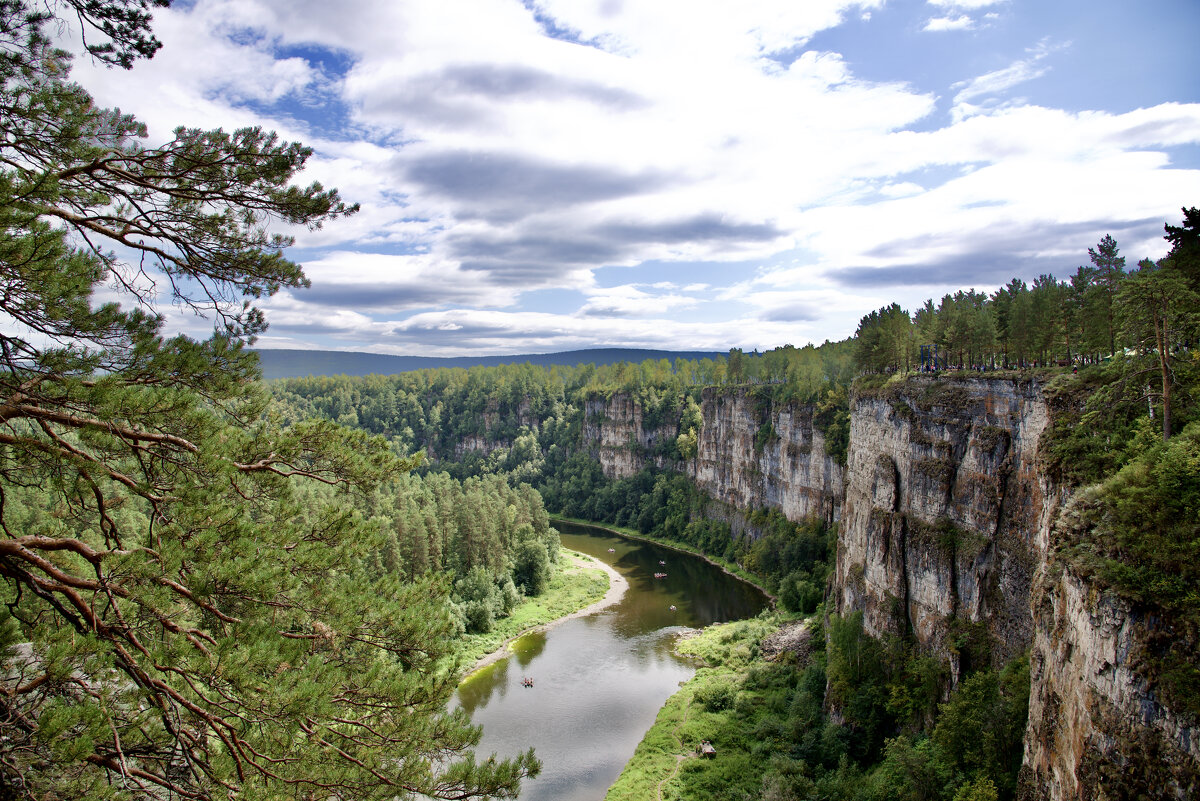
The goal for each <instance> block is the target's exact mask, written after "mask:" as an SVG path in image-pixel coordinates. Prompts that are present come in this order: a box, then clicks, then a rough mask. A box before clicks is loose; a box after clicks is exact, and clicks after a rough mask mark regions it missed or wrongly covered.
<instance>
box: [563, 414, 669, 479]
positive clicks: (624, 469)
mask: <svg viewBox="0 0 1200 801" xmlns="http://www.w3.org/2000/svg"><path fill="white" fill-rule="evenodd" d="M677 428H678V420H671V421H669V422H664V423H663V424H661V425H656V426H646V425H645V415H644V413H643V409H642V405H641V404H640V403H638V402H637V401H635V400H634V399H633V398H632V397H631V396H630V395H628V394H627V393H616V394H614V395H613V396H612V397H609V398H602V397H596V398H592V399H590V400H588V401H587V403H586V405H585V407H584V418H583V447H584V448H586V449H587V450H589V451H591V452H592V453H593V454H594V455H595V456H596V458H597V459H598V460H599V462H600V466H601V468H602V469H603V470H604V475H605V476H606V477H608V478H628V477H629V476H632V475H634V474H635V473H638V472H639V471H641V470H643V469H644V468H645V467H647V466H648V465H654V466H657V467H665V466H666V465H667V464H668V463H669V461H670V460H669V459H668V457H667V455H666V453H665V451H667V450H668V448H669V446H670V445H671V444H672V443H673V442H674V441H675V435H676V430H677Z"/></svg>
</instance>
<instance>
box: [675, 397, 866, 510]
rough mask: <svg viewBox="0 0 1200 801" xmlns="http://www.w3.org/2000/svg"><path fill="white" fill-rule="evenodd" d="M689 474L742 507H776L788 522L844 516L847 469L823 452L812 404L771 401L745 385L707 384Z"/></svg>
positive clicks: (708, 490)
mask: <svg viewBox="0 0 1200 801" xmlns="http://www.w3.org/2000/svg"><path fill="white" fill-rule="evenodd" d="M700 411H701V414H702V416H703V420H704V423H703V427H702V428H701V430H700V437H699V440H698V442H697V449H696V458H695V459H694V460H693V461H692V464H691V465H690V469H689V472H690V475H691V477H692V480H693V481H694V482H695V483H696V486H697V487H699V488H700V489H701V490H703V491H704V492H706V493H708V495H710V496H712V497H713V498H716V499H717V500H719V501H721V502H722V503H724V504H726V505H727V506H729V507H732V508H734V509H738V510H751V509H778V510H780V511H781V512H783V514H784V515H785V516H786V517H787V518H788V519H789V520H801V519H804V518H807V517H812V516H819V517H822V518H824V519H825V520H827V521H831V522H832V521H836V520H837V519H838V518H839V517H840V516H841V508H842V487H843V483H844V471H843V469H842V466H841V465H839V464H838V463H837V462H835V461H834V460H833V459H832V458H830V457H829V456H828V455H826V453H825V439H824V437H822V436H821V432H820V431H818V430H817V429H815V428H814V427H813V409H812V407H811V406H803V405H795V404H767V403H765V402H763V401H760V400H758V399H756V398H755V396H754V395H753V394H752V393H750V392H747V391H745V390H740V391H739V390H733V391H720V390H717V389H715V388H714V389H707V390H705V391H704V395H703V398H702V399H701V404H700Z"/></svg>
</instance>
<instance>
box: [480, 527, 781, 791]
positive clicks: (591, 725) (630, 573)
mask: <svg viewBox="0 0 1200 801" xmlns="http://www.w3.org/2000/svg"><path fill="white" fill-rule="evenodd" d="M555 526H556V527H557V528H558V530H559V531H560V532H562V542H563V545H564V546H565V547H567V548H570V549H571V550H575V551H581V552H582V553H586V554H589V555H591V556H594V557H596V558H597V559H600V560H601V561H604V562H607V563H608V564H610V565H612V566H613V567H614V568H616V570H617V571H618V572H619V573H621V574H622V575H623V576H624V577H625V578H626V579H627V580H628V581H629V589H628V591H627V592H626V593H625V596H624V598H622V600H621V601H620V602H619V603H618V604H616V605H615V606H612V607H609V608H608V609H606V610H603V611H601V612H597V613H596V614H593V615H589V616H587V617H582V618H576V619H574V620H568V621H565V622H563V623H562V624H561V625H558V626H555V627H554V628H552V629H550V630H549V631H548V632H538V633H534V634H529V635H526V636H524V637H522V638H520V639H519V640H517V641H516V642H515V643H514V644H513V655H512V656H510V657H508V658H507V659H503V660H501V661H500V662H497V663H496V664H494V665H492V666H491V667H489V668H486V669H484V670H482V671H480V672H479V673H477V674H475V675H474V676H472V677H471V678H470V679H468V680H467V681H466V682H464V683H463V684H462V686H460V687H459V689H458V694H457V697H456V703H457V704H458V705H460V706H461V707H463V708H464V709H465V710H466V711H467V712H468V713H469V714H470V715H471V718H472V720H474V721H475V722H476V723H479V724H482V725H483V740H482V741H481V742H480V744H479V747H478V749H476V750H477V753H478V754H479V755H481V756H482V757H484V758H486V756H487V755H489V754H492V753H496V754H497V755H498V756H501V757H505V756H513V755H514V754H516V753H518V752H520V751H523V750H525V749H526V748H529V747H530V746H533V748H534V749H535V750H536V752H537V755H538V757H539V758H540V759H541V760H542V765H543V767H542V773H541V775H540V776H538V778H536V779H532V780H526V781H525V782H524V783H523V786H522V791H521V801H551V799H553V800H554V801H599V799H602V798H603V797H604V793H605V791H606V790H607V789H608V787H609V786H610V785H611V784H612V783H613V782H614V781H616V779H617V777H618V776H619V775H620V773H621V769H622V768H623V767H624V766H625V763H626V762H628V761H629V758H630V757H632V756H633V751H634V749H635V748H636V747H637V744H638V743H639V742H641V739H642V736H643V735H644V734H645V733H646V730H647V729H649V728H650V726H651V724H653V723H654V718H655V717H656V716H657V715H658V710H659V708H660V707H661V706H662V705H663V703H664V702H665V701H666V700H667V698H669V697H670V696H671V695H672V694H674V693H675V691H676V690H677V689H679V685H680V684H681V683H683V682H685V681H687V680H688V679H689V678H691V676H692V674H693V673H694V672H695V668H694V667H693V666H692V665H691V664H689V663H688V662H687V661H685V660H683V659H680V658H679V657H677V656H675V655H674V654H673V653H672V652H671V646H672V643H673V642H674V640H675V637H676V636H678V634H679V633H680V632H682V631H684V630H685V629H686V628H701V627H703V626H707V625H709V624H711V623H720V622H726V621H730V620H741V619H743V618H748V617H754V616H755V615H757V614H758V613H759V611H761V610H762V609H763V607H764V606H765V605H766V603H767V599H766V598H765V597H764V596H763V594H762V593H761V592H759V591H758V590H757V589H756V588H754V587H752V586H751V585H749V584H747V583H745V582H743V581H740V580H738V579H736V578H733V577H732V576H729V575H727V574H726V573H724V572H722V571H721V570H720V569H719V568H717V567H714V566H713V565H710V564H708V563H707V562H705V561H704V560H703V559H700V558H698V557H695V556H691V555H690V554H685V553H681V552H679V551H673V550H670V549H668V548H663V547H661V546H658V545H654V544H652V543H647V542H641V541H637V540H628V539H625V538H623V537H619V536H616V535H614V534H609V533H607V532H605V531H604V530H602V529H597V528H593V527H590V526H577V525H574V524H568V523H555ZM610 549H611V550H610ZM655 573H666V577H665V578H657V579H656V578H655V577H654V574H655ZM672 606H674V607H675V610H673V611H672V609H671V607H672ZM525 677H530V678H532V679H533V680H534V685H533V687H525V686H524V685H523V684H522V679H523V678H525Z"/></svg>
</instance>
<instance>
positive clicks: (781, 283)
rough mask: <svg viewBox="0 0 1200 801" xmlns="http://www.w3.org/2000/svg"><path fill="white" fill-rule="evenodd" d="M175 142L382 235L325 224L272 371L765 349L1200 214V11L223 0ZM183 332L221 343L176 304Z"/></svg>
mask: <svg viewBox="0 0 1200 801" xmlns="http://www.w3.org/2000/svg"><path fill="white" fill-rule="evenodd" d="M154 29H155V32H156V34H157V36H158V37H159V39H161V41H162V42H163V45H164V46H163V48H162V50H161V51H159V53H158V54H157V55H156V56H155V57H154V58H153V60H151V61H143V62H139V63H138V64H137V65H136V66H135V68H134V69H133V70H131V71H123V70H119V69H106V68H104V67H103V66H102V65H98V64H95V63H92V62H90V61H89V60H88V59H85V58H79V59H77V60H76V64H75V68H74V72H73V76H74V78H75V80H77V81H78V82H80V83H81V84H83V85H84V86H85V87H86V88H87V89H88V90H89V91H90V92H91V93H92V94H93V96H94V97H95V98H96V99H97V101H98V102H99V103H100V104H102V105H105V106H115V107H119V108H121V109H122V111H125V112H132V113H134V114H135V115H136V116H138V117H139V118H140V119H142V120H143V121H144V122H146V123H147V125H148V127H149V130H150V140H151V142H152V143H153V142H157V141H166V140H167V139H168V138H169V137H170V134H171V131H172V130H173V129H174V128H175V127H176V126H178V125H187V126H198V127H204V128H215V127H223V128H225V129H234V128H238V127H243V126H249V125H254V126H262V127H264V128H269V129H273V130H276V131H278V132H279V134H280V135H281V136H283V137H285V138H287V139H289V140H299V141H302V142H304V143H305V144H307V145H309V146H311V147H312V148H313V149H314V155H313V157H312V158H311V159H310V161H309V164H308V167H307V169H306V170H305V171H304V172H303V173H302V174H301V175H300V176H299V180H300V181H301V182H303V183H308V182H310V181H314V180H315V181H320V182H321V183H322V184H324V185H325V186H333V187H337V188H338V189H339V191H340V192H341V194H342V196H343V198H345V199H346V200H347V201H350V202H355V203H359V204H361V211H360V212H359V213H357V214H356V215H354V216H353V217H350V218H348V219H344V220H339V221H336V222H333V223H331V224H329V225H326V226H325V227H323V228H322V229H321V230H318V231H313V232H309V231H304V230H300V231H296V232H294V233H295V235H296V246H295V247H294V248H293V249H291V250H290V251H289V252H288V255H289V256H290V257H291V258H293V259H295V260H297V261H299V262H300V263H301V264H302V265H303V266H304V269H305V273H306V274H307V275H308V276H309V278H310V279H311V280H312V286H311V288H308V289H303V290H290V289H287V290H283V291H281V292H279V293H278V294H277V295H275V296H274V297H272V298H270V299H267V300H265V301H264V302H263V303H262V306H263V308H264V309H265V311H266V314H267V319H268V321H269V323H270V328H269V330H268V331H267V332H266V333H265V334H264V335H263V336H261V337H260V338H259V341H258V343H257V344H258V346H259V347H264V348H318V349H326V350H351V351H371V352H377V353H394V354H407V355H423V356H469V355H485V354H487V355H495V354H517V353H545V352H555V351H563V350H575V349H581V348H592V347H633V348H658V349H673V350H717V351H725V350H728V349H729V348H731V347H740V348H743V349H745V350H747V351H749V350H754V349H758V350H765V349H769V348H773V347H778V346H781V345H785V344H792V345H795V346H797V347H800V346H803V345H805V344H807V343H810V342H812V343H815V344H820V343H821V342H823V341H825V340H827V339H831V340H840V339H843V338H845V337H847V336H851V335H852V334H853V333H854V331H855V328H856V327H857V325H858V322H859V320H860V319H861V318H862V317H863V315H865V314H868V313H869V312H870V311H872V310H874V309H877V308H880V307H881V306H886V305H889V304H891V303H893V302H896V303H899V304H900V305H901V306H902V307H904V308H906V309H908V310H909V311H915V309H916V308H917V307H918V306H919V305H921V303H922V302H923V301H924V300H925V299H926V298H932V299H934V300H935V302H936V301H937V300H938V299H940V298H941V297H942V296H943V295H945V294H947V293H953V292H956V291H958V290H966V289H971V288H973V289H976V290H979V291H986V292H991V291H994V290H995V289H996V288H998V287H999V286H1001V285H1003V284H1005V283H1007V282H1008V281H1009V280H1010V279H1012V278H1014V277H1017V278H1022V279H1024V280H1026V281H1030V282H1032V280H1033V279H1034V278H1036V277H1037V276H1038V275H1041V274H1047V273H1048V274H1053V275H1055V276H1057V277H1058V278H1060V279H1065V278H1067V277H1068V276H1069V275H1070V274H1071V273H1073V272H1074V271H1075V270H1076V268H1077V267H1078V266H1080V265H1081V264H1086V263H1087V261H1088V257H1087V250H1088V248H1089V247H1093V246H1094V245H1095V244H1096V243H1097V242H1098V241H1099V240H1100V239H1101V238H1102V237H1103V236H1105V235H1106V234H1111V235H1112V236H1113V237H1115V238H1116V239H1117V241H1118V243H1119V245H1120V248H1121V252H1122V254H1123V255H1125V256H1126V257H1127V259H1128V263H1129V264H1130V266H1132V265H1133V264H1135V263H1136V262H1137V261H1138V260H1140V259H1142V258H1159V257H1161V256H1162V255H1164V254H1165V252H1166V247H1167V245H1166V243H1165V242H1164V241H1163V240H1162V234H1163V224H1164V223H1168V222H1169V223H1172V224H1178V223H1179V221H1180V220H1181V219H1182V213H1181V211H1180V209H1181V207H1184V206H1188V207H1191V206H1196V205H1200V78H1197V76H1200V48H1197V47H1196V46H1195V42H1196V41H1197V38H1198V37H1200V2H1196V0H1140V2H1136V3H1133V2H1128V0H861V1H859V2H846V1H844V0H738V2H730V0H395V1H394V2H379V1H378V0H338V2H328V0H322V1H321V2H317V1H316V0H194V2H179V0H176V3H175V7H173V8H171V9H169V10H161V9H160V10H156V11H155V22H154ZM163 311H164V312H165V313H166V314H167V316H168V318H169V326H170V327H171V328H173V329H176V330H181V331H185V332H188V333H191V334H193V335H195V336H204V335H205V331H206V329H207V330H211V323H210V322H208V321H206V320H203V319H198V318H195V317H194V316H191V315H190V313H185V312H183V311H181V310H178V309H163Z"/></svg>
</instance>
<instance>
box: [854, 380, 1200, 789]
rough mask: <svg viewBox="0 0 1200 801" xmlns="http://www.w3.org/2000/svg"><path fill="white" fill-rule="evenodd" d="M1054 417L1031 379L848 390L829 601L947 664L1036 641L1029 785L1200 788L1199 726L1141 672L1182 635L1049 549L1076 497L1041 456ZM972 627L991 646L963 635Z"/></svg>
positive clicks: (1002, 656) (1003, 654) (1000, 658)
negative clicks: (978, 645)
mask: <svg viewBox="0 0 1200 801" xmlns="http://www.w3.org/2000/svg"><path fill="white" fill-rule="evenodd" d="M1049 422H1050V417H1049V410H1048V407H1047V404H1046V401H1045V399H1044V398H1043V396H1042V393H1041V390H1040V387H1039V386H1038V385H1037V384H1036V383H1032V382H1024V381H1021V382H1017V381H1010V380H996V379H993V380H987V379H960V380H953V379H951V380H947V379H941V380H937V381H935V380H932V379H929V378H917V379H910V380H908V381H907V382H903V383H898V384H889V385H885V387H884V388H883V389H881V390H876V391H871V392H862V393H860V394H858V395H857V396H856V397H855V398H854V399H853V401H852V404H851V430H850V449H849V454H848V459H847V461H848V467H847V474H846V497H845V502H844V507H843V510H844V511H843V515H842V523H841V529H840V531H839V537H838V553H837V565H836V571H835V579H834V585H833V588H832V592H833V603H834V605H835V607H836V609H837V611H839V612H840V613H843V614H846V613H849V612H853V611H859V610H861V611H862V612H863V622H864V627H865V628H866V629H867V630H868V631H870V632H871V633H874V634H884V633H896V634H900V633H906V634H911V635H912V636H913V637H914V638H915V640H916V641H917V642H918V643H920V644H921V645H922V646H923V648H924V649H925V650H926V651H927V652H928V653H931V654H935V655H938V656H941V657H943V658H945V659H946V660H947V662H948V663H949V666H950V668H951V674H952V676H956V675H957V674H958V672H959V671H960V670H961V669H963V668H966V667H980V666H981V665H967V664H964V660H968V659H970V658H972V657H975V658H983V659H987V660H988V661H990V662H991V663H992V664H994V665H998V664H1000V663H1003V662H1005V661H1007V660H1009V659H1011V658H1013V657H1016V656H1020V655H1021V654H1023V653H1025V652H1026V651H1028V652H1029V653H1030V672H1031V681H1032V685H1031V699H1030V709H1029V727H1028V731H1027V734H1026V738H1025V757H1024V765H1023V768H1022V775H1021V790H1020V792H1021V797H1022V798H1023V799H1027V800H1028V801H1033V799H1053V800H1054V801H1059V800H1060V799H1061V800H1062V801H1067V800H1068V799H1120V798H1139V797H1141V798H1177V799H1184V798H1193V797H1200V727H1198V726H1197V721H1196V718H1195V716H1194V715H1191V714H1189V713H1187V712H1186V711H1180V710H1178V709H1172V708H1170V707H1169V705H1167V704H1166V703H1165V702H1164V700H1163V698H1162V697H1161V695H1160V693H1159V692H1158V691H1157V690H1156V687H1155V682H1154V681H1152V680H1151V679H1150V678H1149V673H1150V672H1151V671H1150V669H1149V667H1148V665H1149V664H1150V663H1151V662H1152V660H1153V657H1154V654H1155V653H1157V651H1156V649H1158V651H1161V650H1162V648H1163V647H1164V646H1163V644H1164V643H1174V647H1176V649H1177V648H1178V637H1179V634H1178V633H1177V632H1175V631H1173V630H1172V629H1171V626H1170V623H1169V622H1168V621H1166V620H1164V619H1163V618H1162V617H1161V615H1158V614H1156V613H1154V612H1153V611H1151V610H1146V609H1138V608H1137V607H1135V606H1134V605H1132V604H1131V603H1130V602H1129V601H1126V600H1123V599H1121V598H1119V597H1117V596H1115V595H1114V594H1112V593H1111V592H1104V591H1102V590H1101V589H1099V588H1098V587H1097V586H1095V585H1094V584H1092V583H1091V582H1089V581H1088V580H1087V579H1086V578H1084V577H1082V576H1080V575H1078V574H1077V573H1075V572H1073V571H1072V569H1071V568H1070V566H1069V565H1067V564H1066V563H1065V562H1063V561H1061V559H1060V558H1059V557H1058V556H1057V544H1056V533H1055V532H1056V526H1058V525H1059V524H1060V523H1061V521H1062V520H1063V519H1065V517H1066V516H1067V514H1068V513H1069V510H1070V503H1071V502H1072V501H1071V497H1070V493H1069V492H1067V491H1066V490H1064V489H1062V488H1059V487H1056V486H1055V484H1054V482H1053V481H1052V480H1050V478H1049V477H1048V476H1046V475H1045V474H1044V473H1043V471H1042V470H1041V469H1040V462H1039V458H1038V444H1039V439H1040V436H1041V433H1042V432H1043V431H1044V430H1045V428H1046V427H1047V426H1048V425H1049ZM980 633H982V634H986V635H987V636H986V637H985V638H982V640H983V642H984V643H985V644H986V646H987V647H985V648H983V649H981V651H980V650H976V649H972V648H964V643H967V642H969V641H970V640H972V639H973V638H976V637H977V635H979V634H980ZM1176 706H1179V704H1176Z"/></svg>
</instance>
